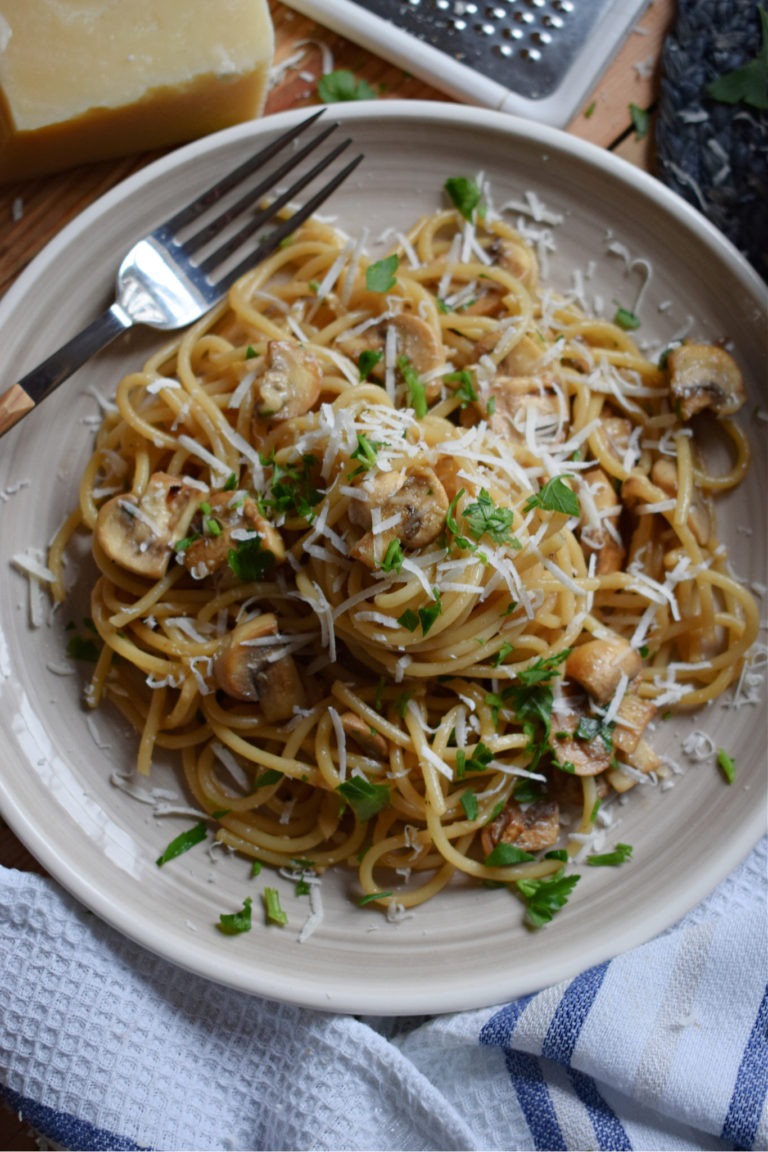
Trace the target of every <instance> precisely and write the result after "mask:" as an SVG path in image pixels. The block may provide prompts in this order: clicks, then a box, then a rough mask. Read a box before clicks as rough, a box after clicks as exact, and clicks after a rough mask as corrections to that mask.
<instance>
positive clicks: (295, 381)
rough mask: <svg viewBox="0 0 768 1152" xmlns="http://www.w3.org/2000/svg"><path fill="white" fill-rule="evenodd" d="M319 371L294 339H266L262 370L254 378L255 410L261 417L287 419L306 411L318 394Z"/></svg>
mask: <svg viewBox="0 0 768 1152" xmlns="http://www.w3.org/2000/svg"><path fill="white" fill-rule="evenodd" d="M321 382H322V372H321V370H320V365H319V363H318V362H317V360H316V359H315V357H314V356H313V355H312V353H311V352H308V351H307V350H306V349H305V348H304V347H303V346H302V345H301V344H299V343H298V341H296V340H270V341H269V343H268V344H267V352H266V362H265V371H264V372H263V373H262V374H261V376H259V377H257V379H256V381H255V383H254V388H255V389H256V397H257V402H256V413H257V415H258V416H260V417H262V418H263V419H266V418H269V419H270V420H291V419H293V418H294V417H295V416H303V415H304V413H305V412H309V410H310V408H312V406H313V405H314V404H315V403H316V401H317V398H318V396H319V395H320V385H321Z"/></svg>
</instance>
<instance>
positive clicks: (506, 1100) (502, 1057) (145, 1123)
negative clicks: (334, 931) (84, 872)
mask: <svg viewBox="0 0 768 1152" xmlns="http://www.w3.org/2000/svg"><path fill="white" fill-rule="evenodd" d="M767 844H768V841H763V842H762V843H761V844H760V845H759V846H758V848H756V849H755V851H754V852H753V853H752V854H751V855H750V856H749V857H748V858H747V860H746V861H745V862H744V863H743V864H742V865H741V866H740V867H739V868H738V869H737V870H736V872H735V873H734V874H733V875H732V876H730V877H729V878H728V879H727V880H726V881H725V882H724V883H723V884H722V885H721V886H720V887H719V888H718V889H717V890H716V891H715V892H714V893H713V894H712V895H711V896H710V897H709V898H708V899H707V900H706V901H704V903H703V904H701V905H699V906H698V907H697V908H696V909H694V910H693V912H691V913H689V915H688V916H686V917H685V918H684V920H683V921H681V923H680V924H678V925H677V926H676V927H675V928H673V929H671V930H670V931H668V932H667V933H665V934H664V935H662V936H661V937H659V938H658V939H656V940H653V941H651V942H650V943H648V944H646V945H644V946H642V947H640V948H637V949H635V950H634V951H632V952H629V953H627V954H625V955H623V956H620V957H618V958H617V959H615V960H613V961H611V962H610V963H606V964H602V965H599V966H597V967H595V968H592V969H590V970H588V971H587V972H584V973H582V974H581V975H580V976H578V977H577V978H576V979H575V980H572V981H570V982H564V983H562V984H558V985H556V986H555V987H552V988H546V989H543V990H542V991H540V992H539V993H537V994H536V995H533V996H529V997H526V998H524V999H523V1000H519V1001H516V1002H514V1003H512V1004H507V1005H502V1006H499V1007H497V1008H493V1009H484V1010H482V1011H477V1012H469V1013H459V1014H456V1015H446V1016H439V1017H434V1018H431V1019H426V1018H420V1019H418V1020H414V1019H409V1020H402V1019H378V1018H377V1019H359V1018H354V1017H351V1016H341V1015H323V1014H322V1013H319V1012H312V1011H308V1010H305V1009H301V1008H294V1007H291V1006H288V1005H284V1004H276V1003H273V1002H270V1001H264V1000H260V999H258V998H256V997H252V996H247V995H245V994H242V993H238V992H234V991H232V990H229V989H226V988H222V987H220V986H218V985H216V984H212V983H209V982H208V981H206V980H204V979H200V978H196V977H194V976H190V975H189V974H188V973H187V972H183V971H181V970H180V969H178V968H176V967H174V966H173V965H171V964H168V963H166V962H165V961H163V960H161V959H159V958H157V957H156V956H154V955H152V954H150V953H149V952H146V951H144V950H143V949H142V948H141V947H139V946H138V945H136V944H134V943H132V942H131V941H129V940H127V939H125V938H124V937H122V936H121V935H120V934H119V933H117V932H115V931H113V930H112V929H111V928H109V927H107V926H106V925H104V924H102V923H101V922H100V921H98V920H97V919H96V918H95V917H93V916H91V915H89V914H88V913H87V912H85V911H84V909H83V908H81V907H80V906H79V905H77V904H76V903H75V902H74V901H73V900H72V899H71V898H70V897H69V896H68V895H66V894H65V893H64V892H62V890H61V889H60V888H59V887H58V886H57V885H56V884H55V883H53V882H52V881H49V880H45V879H42V878H41V877H38V876H34V875H31V874H28V873H22V872H15V871H10V870H6V869H0V1094H2V1095H3V1096H4V1097H5V1099H6V1101H7V1103H8V1104H9V1105H10V1106H11V1107H12V1108H14V1109H18V1111H19V1112H20V1113H21V1114H22V1115H23V1116H24V1117H25V1118H26V1119H27V1120H28V1121H29V1123H30V1124H32V1126H33V1127H34V1128H36V1129H37V1130H38V1131H39V1132H40V1133H41V1134H43V1135H44V1136H45V1137H47V1138H48V1139H49V1140H50V1141H51V1142H53V1143H55V1144H57V1145H59V1146H61V1147H64V1148H67V1149H112V1148H115V1149H133V1148H148V1149H163V1150H165V1149H168V1150H170V1149H177V1150H178V1149H189V1150H202V1149H252V1150H255V1149H307V1150H309V1149H379V1150H383V1149H400V1150H405V1149H508V1150H512V1149H526V1150H527V1149H550V1150H552V1149H586V1148H589V1149H601V1150H602V1149H669V1150H673V1149H691V1150H699V1149H710V1148H712V1149H719V1148H743V1149H751V1148H754V1149H765V1148H766V1147H768V1103H767V1101H768V1039H767V1034H768V991H767V990H766V985H767V983H768V933H767V924H766V861H767V859H768V851H767Z"/></svg>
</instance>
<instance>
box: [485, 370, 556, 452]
mask: <svg viewBox="0 0 768 1152" xmlns="http://www.w3.org/2000/svg"><path fill="white" fill-rule="evenodd" d="M488 397H489V398H492V400H493V405H492V407H493V413H492V415H491V416H490V418H489V417H488V400H487V399H484V400H483V403H482V405H475V407H476V408H477V409H478V412H480V413H481V415H482V417H483V418H484V419H488V423H489V425H490V427H491V430H492V431H493V432H496V433H498V435H499V436H503V437H504V438H505V439H506V440H512V441H517V442H521V441H523V440H524V439H525V431H526V427H527V426H528V422H529V420H530V421H532V423H533V428H534V431H535V433H536V435H537V436H542V435H543V436H545V437H546V439H547V440H548V441H550V442H551V443H560V442H561V441H562V440H564V439H565V421H564V420H561V418H560V417H561V412H560V404H559V402H558V398H557V396H556V394H555V393H554V392H553V391H552V389H551V388H548V387H547V384H546V378H545V377H544V376H542V377H538V376H496V377H495V379H494V380H493V382H492V383H491V386H490V389H489V392H488Z"/></svg>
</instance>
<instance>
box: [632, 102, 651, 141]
mask: <svg viewBox="0 0 768 1152" xmlns="http://www.w3.org/2000/svg"><path fill="white" fill-rule="evenodd" d="M629 114H630V116H631V117H632V127H633V128H634V130H635V139H636V140H642V139H643V137H644V136H647V135H648V129H649V127H650V124H651V114H650V112H649V111H648V109H647V108H640V107H639V106H638V105H637V104H630V105H629Z"/></svg>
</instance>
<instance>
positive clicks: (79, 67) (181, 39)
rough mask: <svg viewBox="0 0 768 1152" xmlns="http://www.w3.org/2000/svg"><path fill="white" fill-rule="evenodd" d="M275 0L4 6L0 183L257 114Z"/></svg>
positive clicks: (15, 2)
mask: <svg viewBox="0 0 768 1152" xmlns="http://www.w3.org/2000/svg"><path fill="white" fill-rule="evenodd" d="M273 49H274V34H273V29H272V22H271V18H270V14H269V8H268V6H267V0H216V2H215V3H212V2H211V0H131V2H130V3H124V2H122V0H0V180H3V181H8V180H17V179H23V178H26V177H30V176H37V175H41V174H43V173H46V172H54V171H58V170H60V169H62V168H69V167H72V166H73V165H76V164H81V163H84V162H87V161H92V160H103V159H107V158H109V157H113V156H121V155H126V154H128V153H131V152H139V151H145V150H148V149H153V148H162V147H166V146H168V145H171V144H176V143H179V142H181V141H184V140H191V139H194V138H196V137H198V136H204V135H206V134H207V133H209V132H214V131H217V130H218V129H220V128H225V127H227V126H229V125H231V124H236V123H239V122H241V121H243V120H249V119H251V118H253V117H255V116H259V115H260V114H261V112H262V109H263V106H264V100H265V97H266V90H267V81H268V75H269V67H270V64H271V61H272V54H273Z"/></svg>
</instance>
